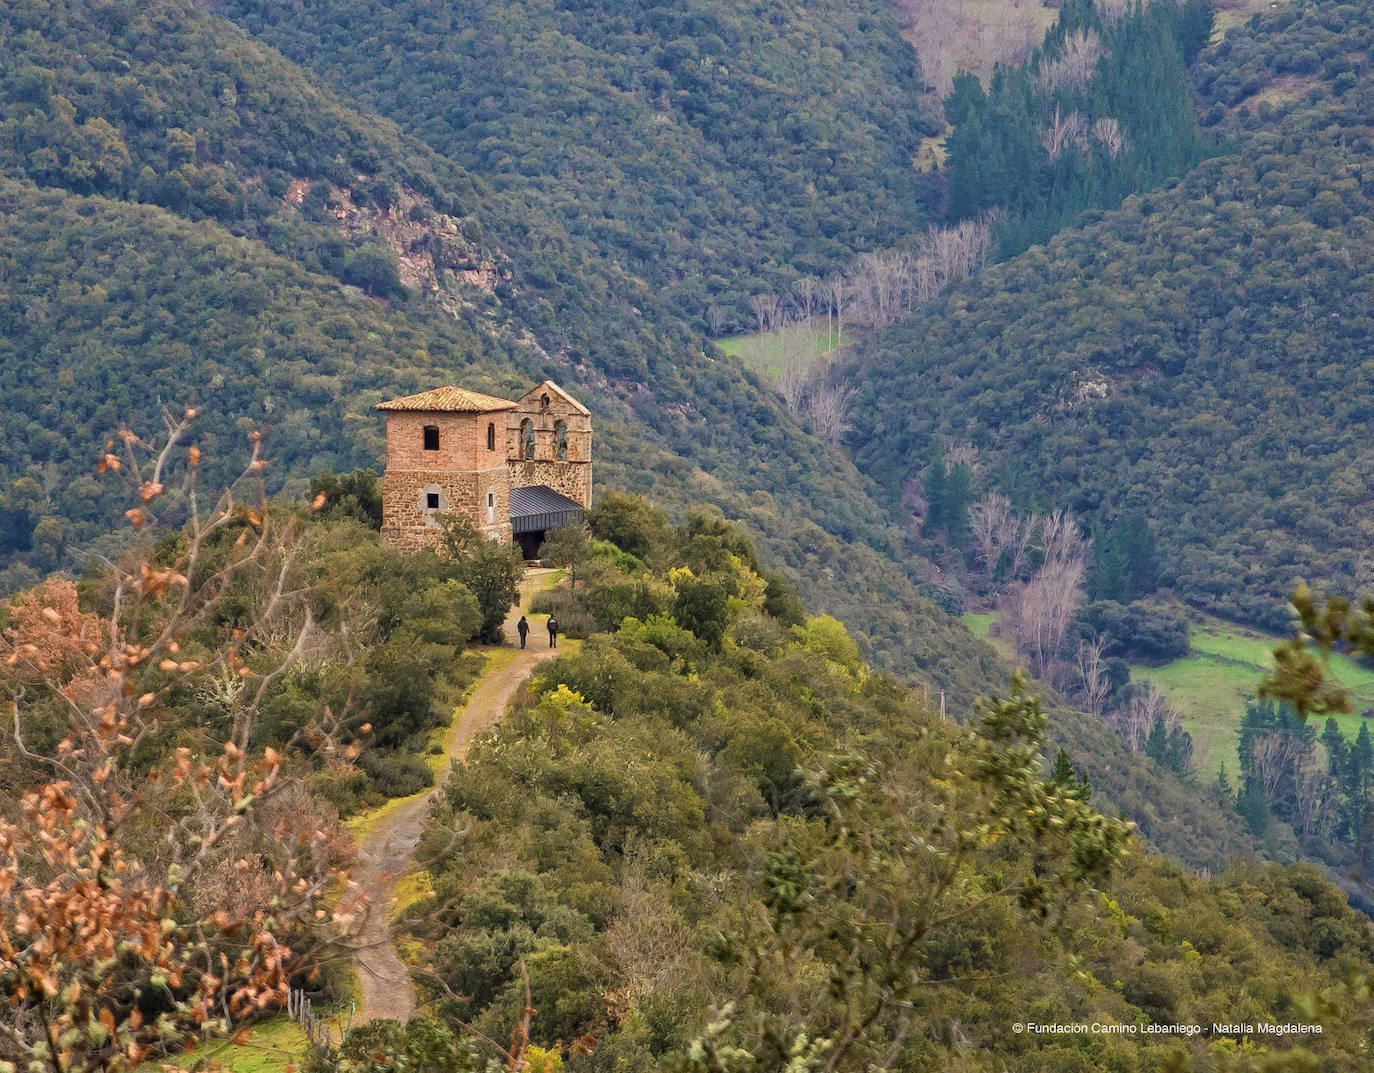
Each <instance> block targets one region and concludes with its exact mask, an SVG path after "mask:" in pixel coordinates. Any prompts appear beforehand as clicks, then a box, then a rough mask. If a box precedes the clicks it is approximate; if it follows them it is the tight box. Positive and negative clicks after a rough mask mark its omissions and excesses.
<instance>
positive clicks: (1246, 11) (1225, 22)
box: [1212, 0, 1284, 42]
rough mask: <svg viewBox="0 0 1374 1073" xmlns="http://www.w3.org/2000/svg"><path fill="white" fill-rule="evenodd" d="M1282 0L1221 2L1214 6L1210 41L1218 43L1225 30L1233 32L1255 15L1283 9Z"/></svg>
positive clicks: (1224, 34) (1231, 0)
mask: <svg viewBox="0 0 1374 1073" xmlns="http://www.w3.org/2000/svg"><path fill="white" fill-rule="evenodd" d="M1283 6H1284V5H1283V3H1282V0H1230V2H1227V0H1222V2H1221V3H1219V4H1217V5H1216V8H1217V13H1216V19H1215V20H1214V21H1213V23H1212V40H1213V41H1214V42H1216V41H1220V40H1221V39H1222V38H1223V37H1225V36H1226V31H1227V30H1233V29H1235V28H1236V27H1237V26H1244V25H1245V24H1246V23H1247V22H1249V21H1250V16H1251V15H1257V14H1259V13H1260V12H1263V11H1277V10H1278V9H1279V8H1280V7H1283Z"/></svg>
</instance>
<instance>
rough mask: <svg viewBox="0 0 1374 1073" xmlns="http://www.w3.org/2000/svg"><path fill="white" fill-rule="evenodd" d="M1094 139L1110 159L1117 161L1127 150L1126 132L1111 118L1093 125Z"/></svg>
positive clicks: (1100, 120)
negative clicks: (1123, 151) (1124, 150)
mask: <svg viewBox="0 0 1374 1073" xmlns="http://www.w3.org/2000/svg"><path fill="white" fill-rule="evenodd" d="M1093 137H1094V138H1096V139H1097V141H1098V144H1099V145H1101V146H1102V148H1103V149H1104V150H1106V153H1107V155H1108V156H1109V157H1111V158H1112V159H1113V160H1115V159H1116V158H1117V157H1119V156H1120V155H1121V151H1122V150H1123V149H1125V148H1126V132H1125V131H1123V130H1122V129H1121V124H1120V123H1118V122H1117V121H1116V120H1115V119H1113V118H1112V117H1111V116H1103V117H1102V118H1101V119H1099V120H1097V121H1096V122H1095V123H1093Z"/></svg>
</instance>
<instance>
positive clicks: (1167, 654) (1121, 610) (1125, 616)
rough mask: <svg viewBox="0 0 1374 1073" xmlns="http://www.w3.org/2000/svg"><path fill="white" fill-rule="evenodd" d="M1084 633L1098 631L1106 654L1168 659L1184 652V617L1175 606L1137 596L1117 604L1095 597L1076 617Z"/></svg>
mask: <svg viewBox="0 0 1374 1073" xmlns="http://www.w3.org/2000/svg"><path fill="white" fill-rule="evenodd" d="M1078 630H1079V633H1080V634H1081V635H1082V636H1084V637H1090V636H1092V635H1093V634H1100V635H1101V636H1102V637H1104V638H1105V639H1106V641H1107V648H1106V655H1108V656H1113V657H1117V658H1120V659H1132V660H1142V661H1145V662H1148V663H1168V662H1169V661H1170V660H1175V659H1181V658H1183V657H1184V656H1186V655H1187V654H1188V620H1187V619H1186V618H1185V617H1184V615H1183V613H1182V612H1181V611H1179V610H1178V609H1176V608H1173V607H1168V606H1165V605H1163V604H1157V603H1151V602H1148V601H1145V600H1137V601H1134V602H1133V603H1129V604H1119V603H1116V602H1115V601H1113V600H1099V601H1098V602H1096V603H1093V604H1089V605H1088V606H1087V607H1086V608H1085V609H1084V610H1083V612H1082V614H1080V615H1079V617H1078Z"/></svg>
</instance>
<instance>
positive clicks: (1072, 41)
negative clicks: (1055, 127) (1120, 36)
mask: <svg viewBox="0 0 1374 1073" xmlns="http://www.w3.org/2000/svg"><path fill="white" fill-rule="evenodd" d="M1101 58H1102V42H1101V40H1100V39H1099V38H1098V36H1097V34H1095V33H1093V32H1092V31H1091V30H1075V31H1074V32H1073V33H1071V34H1069V35H1068V36H1067V37H1066V38H1064V42H1063V44H1062V45H1061V46H1060V48H1059V53H1058V55H1056V56H1055V57H1054V58H1053V59H1051V60H1046V61H1045V62H1044V63H1042V64H1041V65H1040V69H1039V70H1038V71H1036V73H1035V81H1036V85H1037V86H1038V87H1039V88H1040V90H1041V91H1042V92H1044V93H1054V92H1056V91H1057V90H1061V89H1082V88H1083V87H1084V86H1086V85H1087V84H1088V83H1089V82H1090V81H1092V77H1093V74H1094V72H1096V70H1097V61H1098V60H1100V59H1101Z"/></svg>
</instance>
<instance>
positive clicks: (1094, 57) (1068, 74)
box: [1035, 30, 1102, 159]
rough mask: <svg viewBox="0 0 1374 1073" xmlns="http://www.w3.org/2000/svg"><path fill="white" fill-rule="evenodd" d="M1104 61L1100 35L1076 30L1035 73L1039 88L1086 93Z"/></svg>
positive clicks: (1045, 91) (1049, 91)
mask: <svg viewBox="0 0 1374 1073" xmlns="http://www.w3.org/2000/svg"><path fill="white" fill-rule="evenodd" d="M1101 58H1102V41H1101V40H1100V39H1099V38H1098V36H1097V34H1095V33H1093V32H1092V31H1091V30H1075V31H1074V32H1073V33H1071V34H1069V35H1068V36H1067V37H1066V38H1064V42H1063V44H1062V45H1061V46H1060V49H1059V54H1058V55H1056V56H1055V57H1054V58H1053V59H1051V60H1046V61H1045V62H1044V63H1042V64H1041V65H1040V69H1039V70H1038V71H1036V73H1035V81H1036V85H1037V86H1038V87H1039V89H1040V90H1041V92H1043V93H1055V92H1057V91H1059V90H1061V89H1074V90H1077V89H1082V88H1083V87H1085V86H1086V85H1087V84H1088V83H1089V82H1091V81H1092V77H1093V74H1094V73H1095V72H1096V71H1097V63H1098V60H1100V59H1101ZM1051 159H1053V158H1051Z"/></svg>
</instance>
